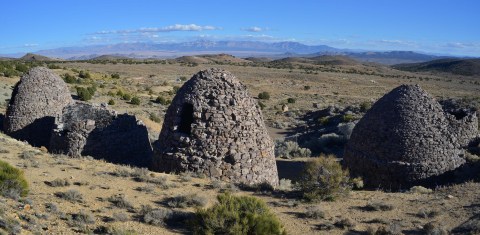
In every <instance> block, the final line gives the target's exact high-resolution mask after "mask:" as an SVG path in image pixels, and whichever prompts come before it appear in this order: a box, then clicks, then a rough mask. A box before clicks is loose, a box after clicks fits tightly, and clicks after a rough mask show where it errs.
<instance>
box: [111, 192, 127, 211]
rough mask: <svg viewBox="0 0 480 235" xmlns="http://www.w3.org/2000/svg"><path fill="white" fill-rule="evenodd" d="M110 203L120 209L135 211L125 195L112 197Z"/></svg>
mask: <svg viewBox="0 0 480 235" xmlns="http://www.w3.org/2000/svg"><path fill="white" fill-rule="evenodd" d="M108 201H109V202H110V203H112V204H113V205H114V206H116V207H118V208H125V209H133V205H132V203H131V202H130V201H128V199H127V198H126V197H125V195H124V194H117V195H112V196H111V197H109V198H108Z"/></svg>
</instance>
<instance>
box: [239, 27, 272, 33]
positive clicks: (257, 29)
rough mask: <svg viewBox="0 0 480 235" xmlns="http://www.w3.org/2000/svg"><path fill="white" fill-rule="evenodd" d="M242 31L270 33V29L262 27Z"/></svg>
mask: <svg viewBox="0 0 480 235" xmlns="http://www.w3.org/2000/svg"><path fill="white" fill-rule="evenodd" d="M242 30H244V31H248V32H254V33H259V32H265V31H268V30H269V28H261V27H258V26H253V27H248V28H243V29H242Z"/></svg>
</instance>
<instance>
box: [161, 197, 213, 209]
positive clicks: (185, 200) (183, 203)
mask: <svg viewBox="0 0 480 235" xmlns="http://www.w3.org/2000/svg"><path fill="white" fill-rule="evenodd" d="M165 202H166V204H167V205H168V206H169V207H171V208H187V207H204V206H205V205H207V203H208V199H207V198H206V197H202V196H198V195H193V194H191V195H178V196H175V197H171V198H167V199H166V201H165Z"/></svg>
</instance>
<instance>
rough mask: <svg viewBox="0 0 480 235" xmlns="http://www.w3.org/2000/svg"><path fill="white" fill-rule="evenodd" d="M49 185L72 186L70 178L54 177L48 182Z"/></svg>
mask: <svg viewBox="0 0 480 235" xmlns="http://www.w3.org/2000/svg"><path fill="white" fill-rule="evenodd" d="M48 185H49V186H52V187H65V186H70V180H68V179H60V178H57V179H54V180H52V181H50V182H49V183H48Z"/></svg>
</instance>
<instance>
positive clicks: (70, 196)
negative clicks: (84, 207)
mask: <svg viewBox="0 0 480 235" xmlns="http://www.w3.org/2000/svg"><path fill="white" fill-rule="evenodd" d="M55 196H57V197H59V198H62V199H65V200H67V201H70V202H82V201H83V195H82V194H81V193H80V192H79V191H77V190H75V189H70V190H68V191H65V192H57V193H55Z"/></svg>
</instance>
